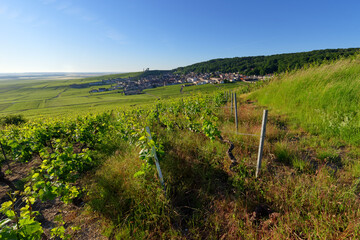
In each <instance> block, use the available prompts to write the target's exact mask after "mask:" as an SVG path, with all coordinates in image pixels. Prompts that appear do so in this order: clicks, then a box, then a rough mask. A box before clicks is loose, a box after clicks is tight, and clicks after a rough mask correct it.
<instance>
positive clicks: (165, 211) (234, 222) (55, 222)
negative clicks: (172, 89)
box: [0, 88, 360, 239]
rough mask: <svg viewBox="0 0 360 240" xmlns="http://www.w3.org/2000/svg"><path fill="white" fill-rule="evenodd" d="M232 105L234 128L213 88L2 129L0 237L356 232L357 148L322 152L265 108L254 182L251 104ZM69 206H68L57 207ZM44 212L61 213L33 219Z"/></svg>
mask: <svg viewBox="0 0 360 240" xmlns="http://www.w3.org/2000/svg"><path fill="white" fill-rule="evenodd" d="M247 91H249V88H241V89H237V93H244V92H247ZM238 100H239V101H240V105H239V106H238V108H237V110H238V112H239V120H238V124H239V129H238V130H237V131H236V129H235V127H234V121H235V119H234V117H233V116H232V113H231V111H230V94H229V92H228V91H224V90H221V89H219V90H218V91H217V92H215V93H211V94H194V95H192V96H187V97H184V98H178V99H175V100H171V99H170V100H158V101H156V102H155V103H154V104H153V106H151V107H144V108H140V107H139V108H136V109H129V110H124V111H109V112H104V113H102V114H93V115H92V114H88V115H82V116H78V117H76V118H58V119H49V120H46V121H44V120H41V121H40V120H32V121H30V122H26V123H22V124H19V125H6V126H5V127H3V129H1V130H0V143H1V151H2V152H1V154H2V156H1V158H0V159H1V173H0V174H1V175H0V182H1V183H2V184H3V185H4V186H5V185H6V187H3V188H2V189H3V190H2V191H1V194H2V195H1V196H0V197H1V202H2V205H1V209H0V212H1V215H0V220H1V221H0V226H1V232H0V238H1V239H56V238H61V239H105V238H110V239H127V238H133V239H143V238H146V239H171V238H173V239H256V238H258V239H260V238H271V239H289V238H292V239H302V238H320V239H326V238H333V237H334V236H335V238H349V237H355V238H357V237H359V234H360V228H359V224H360V220H359V219H360V218H359V208H358V204H359V199H358V197H357V193H358V184H359V183H358V182H356V181H355V180H354V179H356V176H357V175H356V174H359V173H360V171H358V172H349V171H348V169H349V168H350V167H354V166H359V165H355V164H357V163H356V162H355V161H354V160H355V159H356V158H357V157H358V156H359V155H358V154H359V152H357V150H356V149H355V150H354V149H350V148H349V147H348V146H343V145H342V144H341V143H337V144H335V146H333V145H331V146H330V145H329V144H327V141H326V140H325V139H322V138H321V136H312V135H309V134H307V133H306V132H305V131H304V130H302V129H300V128H292V127H290V126H288V123H287V118H286V117H284V116H280V115H275V113H271V114H270V116H269V125H268V127H267V134H266V141H265V147H264V163H263V165H264V167H263V170H262V174H261V177H260V178H258V179H256V178H255V165H256V156H257V151H258V141H259V138H258V135H259V134H260V128H261V114H262V110H263V108H261V107H257V106H255V105H254V103H252V102H250V101H248V100H244V99H241V98H239V99H238ZM146 127H148V128H149V129H150V131H151V134H149V132H147V131H146ZM239 133H247V135H240V134H239ZM150 135H151V137H150ZM331 144H332V143H331ZM309 146H310V147H309ZM348 153H351V154H348ZM345 154H347V155H345ZM155 155H156V158H155ZM157 159H158V160H159V165H160V168H161V171H162V175H163V178H164V183H163V184H162V183H161V181H160V180H161V178H159V177H158V171H159V170H157V167H156V166H155V165H156V160H157ZM343 159H345V160H346V161H345V160H343ZM20 166H22V167H25V170H24V172H23V175H22V177H21V178H16V177H14V176H15V175H16V174H18V172H17V171H18V169H19V167H20ZM358 169H360V168H358ZM5 192H8V193H7V194H5ZM54 203H56V204H55V205H56V206H54ZM69 205H71V206H76V207H75V208H76V209H75V210H74V211H72V212H70V211H65V210H64V209H66V206H69ZM44 206H47V207H48V208H59V209H63V210H59V211H57V212H56V214H54V215H51V216H45V213H46V212H47V209H46V207H44ZM49 222H51V224H49Z"/></svg>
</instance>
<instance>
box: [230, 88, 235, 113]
mask: <svg viewBox="0 0 360 240" xmlns="http://www.w3.org/2000/svg"><path fill="white" fill-rule="evenodd" d="M233 95H234V94H233V93H231V107H230V108H231V115H232V113H233V105H234V97H233Z"/></svg>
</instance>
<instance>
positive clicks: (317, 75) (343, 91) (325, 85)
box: [251, 56, 360, 144]
mask: <svg viewBox="0 0 360 240" xmlns="http://www.w3.org/2000/svg"><path fill="white" fill-rule="evenodd" d="M359 63H360V57H359V56H356V57H354V58H349V59H343V60H339V61H336V62H333V63H330V64H324V65H321V66H317V67H315V66H314V67H310V68H308V69H304V70H300V71H296V72H293V73H288V74H282V75H280V76H279V77H276V78H275V79H273V80H272V81H271V82H270V83H269V84H268V85H267V86H266V87H264V88H262V89H260V90H258V91H256V92H255V93H254V94H252V95H251V98H253V99H257V100H258V101H259V103H260V104H262V105H267V106H271V107H272V109H274V110H277V111H280V112H283V113H287V114H289V115H290V116H292V117H293V119H294V121H295V122H296V123H297V124H299V125H301V126H305V127H306V129H308V130H309V131H311V132H312V133H314V134H321V135H323V136H327V137H329V138H331V137H332V138H338V139H342V140H344V141H346V142H347V143H351V144H359V143H360V110H359V103H360V79H359V74H360V64H359Z"/></svg>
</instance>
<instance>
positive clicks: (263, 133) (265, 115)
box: [256, 110, 268, 178]
mask: <svg viewBox="0 0 360 240" xmlns="http://www.w3.org/2000/svg"><path fill="white" fill-rule="evenodd" d="M267 115H268V110H264V113H263V119H262V125H261V135H260V143H259V152H258V159H257V165H256V178H257V177H258V176H259V172H260V168H261V159H262V154H263V148H264V140H265V133H266V121H267Z"/></svg>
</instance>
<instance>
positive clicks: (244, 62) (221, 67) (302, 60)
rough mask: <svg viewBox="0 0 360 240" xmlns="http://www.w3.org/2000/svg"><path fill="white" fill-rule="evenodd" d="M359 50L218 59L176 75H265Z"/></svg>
mask: <svg viewBox="0 0 360 240" xmlns="http://www.w3.org/2000/svg"><path fill="white" fill-rule="evenodd" d="M358 51H359V48H347V49H325V50H315V51H311V52H299V53H286V54H277V55H271V56H256V57H235V58H219V59H212V60H210V61H206V62H201V63H196V64H192V65H189V66H186V67H179V68H177V69H175V70H174V71H175V72H177V73H183V74H184V73H189V72H197V73H204V72H216V71H219V72H240V73H242V74H245V75H265V74H272V73H280V72H285V71H287V70H293V69H299V68H301V67H303V66H305V65H307V64H310V63H314V62H315V63H322V62H324V61H328V60H335V59H339V58H341V57H348V56H350V55H353V54H355V53H356V52H358Z"/></svg>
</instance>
